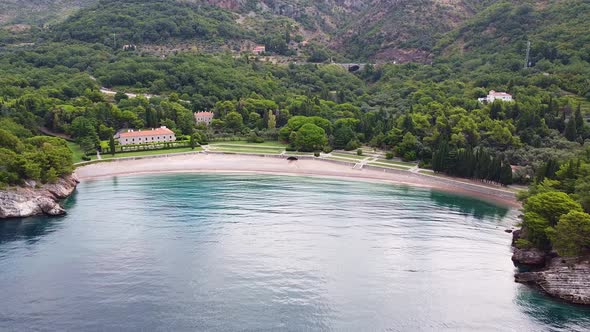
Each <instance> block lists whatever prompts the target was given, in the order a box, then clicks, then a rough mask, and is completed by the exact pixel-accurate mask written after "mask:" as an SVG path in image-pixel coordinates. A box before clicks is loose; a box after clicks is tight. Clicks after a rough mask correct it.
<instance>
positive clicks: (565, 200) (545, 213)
mask: <svg viewBox="0 0 590 332" xmlns="http://www.w3.org/2000/svg"><path fill="white" fill-rule="evenodd" d="M524 209H525V211H527V212H535V213H537V214H539V215H540V216H541V217H543V218H545V219H546V220H547V221H548V222H549V226H555V224H557V221H558V220H559V218H561V216H562V215H564V214H566V213H568V212H570V211H579V212H581V211H582V206H581V205H580V203H578V202H576V201H574V200H573V199H572V198H571V197H569V196H568V194H566V193H564V192H544V193H540V194H537V195H534V196H531V197H529V199H528V200H527V201H526V203H525V205H524Z"/></svg>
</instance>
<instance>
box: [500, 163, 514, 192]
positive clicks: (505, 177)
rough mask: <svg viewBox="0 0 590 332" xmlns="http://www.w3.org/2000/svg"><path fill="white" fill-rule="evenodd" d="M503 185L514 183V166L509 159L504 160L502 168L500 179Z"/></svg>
mask: <svg viewBox="0 0 590 332" xmlns="http://www.w3.org/2000/svg"><path fill="white" fill-rule="evenodd" d="M499 182H500V183H501V184H503V185H505V186H506V185H509V184H512V167H511V166H510V163H509V162H508V161H507V160H504V161H503V162H502V168H501V170H500V181H499Z"/></svg>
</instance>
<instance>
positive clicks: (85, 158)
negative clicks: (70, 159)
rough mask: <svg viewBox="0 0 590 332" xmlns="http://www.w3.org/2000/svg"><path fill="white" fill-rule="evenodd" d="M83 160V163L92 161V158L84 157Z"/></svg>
mask: <svg viewBox="0 0 590 332" xmlns="http://www.w3.org/2000/svg"><path fill="white" fill-rule="evenodd" d="M82 160H83V161H90V160H91V158H90V157H88V156H82Z"/></svg>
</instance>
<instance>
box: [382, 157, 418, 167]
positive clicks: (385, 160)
mask: <svg viewBox="0 0 590 332" xmlns="http://www.w3.org/2000/svg"><path fill="white" fill-rule="evenodd" d="M375 162H378V163H382V164H389V165H398V166H406V167H414V166H416V164H414V163H408V162H403V161H395V160H387V159H377V160H375Z"/></svg>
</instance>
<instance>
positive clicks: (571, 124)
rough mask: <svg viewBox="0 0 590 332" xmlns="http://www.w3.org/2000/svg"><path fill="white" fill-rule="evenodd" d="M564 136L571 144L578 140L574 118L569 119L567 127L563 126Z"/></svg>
mask: <svg viewBox="0 0 590 332" xmlns="http://www.w3.org/2000/svg"><path fill="white" fill-rule="evenodd" d="M564 136H565V138H567V139H568V141H572V142H575V141H576V139H578V130H577V126H576V118H574V117H573V116H571V117H570V119H569V121H568V122H567V125H566V126H565V133H564Z"/></svg>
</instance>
